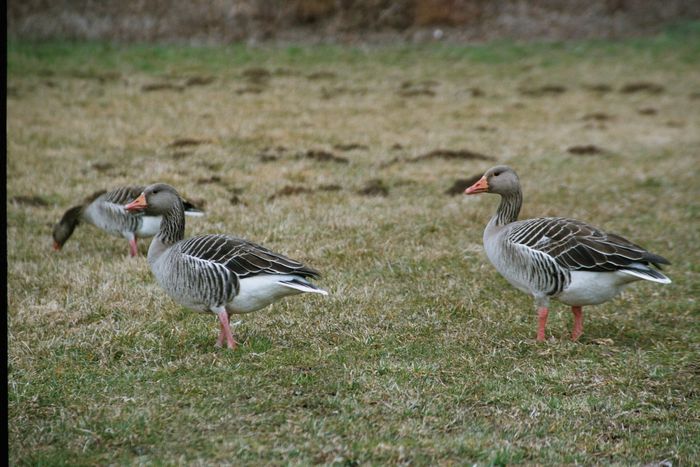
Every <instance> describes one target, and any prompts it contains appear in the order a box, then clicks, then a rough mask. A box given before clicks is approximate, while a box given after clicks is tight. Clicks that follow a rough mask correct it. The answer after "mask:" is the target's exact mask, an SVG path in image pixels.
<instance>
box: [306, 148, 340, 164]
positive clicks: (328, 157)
mask: <svg viewBox="0 0 700 467" xmlns="http://www.w3.org/2000/svg"><path fill="white" fill-rule="evenodd" d="M297 158H300V159H301V158H305V159H312V160H315V161H318V162H335V163H338V164H349V163H350V160H349V159H348V158H347V157H342V156H336V155H335V154H333V153H332V152H330V151H324V150H323V149H309V150H307V151H305V152H302V153H299V154H298V155H297Z"/></svg>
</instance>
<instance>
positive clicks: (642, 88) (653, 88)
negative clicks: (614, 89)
mask: <svg viewBox="0 0 700 467" xmlns="http://www.w3.org/2000/svg"><path fill="white" fill-rule="evenodd" d="M664 90H665V88H664V87H663V86H662V85H660V84H656V83H651V82H647V81H639V82H636V83H627V84H625V85H623V86H622V87H621V88H620V92H621V93H622V94H633V93H637V92H645V93H648V94H661V93H662V92H664Z"/></svg>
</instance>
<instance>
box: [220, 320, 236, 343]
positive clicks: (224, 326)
mask: <svg viewBox="0 0 700 467" xmlns="http://www.w3.org/2000/svg"><path fill="white" fill-rule="evenodd" d="M218 315H219V322H220V323H221V333H222V334H223V335H224V337H225V338H226V346H227V347H228V348H229V349H231V350H234V349H235V348H236V344H237V342H236V341H235V340H233V335H232V334H231V326H229V323H228V321H229V317H228V313H218ZM222 341H223V339H222ZM222 343H223V342H222Z"/></svg>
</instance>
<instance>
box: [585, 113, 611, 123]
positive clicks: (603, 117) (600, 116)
mask: <svg viewBox="0 0 700 467" xmlns="http://www.w3.org/2000/svg"><path fill="white" fill-rule="evenodd" d="M581 119H582V120H585V121H595V122H608V121H610V120H613V119H614V117H613V116H612V115H610V114H607V113H605V112H591V113H587V114H586V115H584V116H583V117H581Z"/></svg>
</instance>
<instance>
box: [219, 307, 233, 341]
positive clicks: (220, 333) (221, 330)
mask: <svg viewBox="0 0 700 467" xmlns="http://www.w3.org/2000/svg"><path fill="white" fill-rule="evenodd" d="M226 315H227V316H228V322H229V323H230V322H231V315H229V314H228V313H226ZM219 329H220V331H219V337H218V338H217V339H216V346H217V347H222V346H223V345H224V342H226V334H225V333H224V325H223V324H219Z"/></svg>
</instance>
